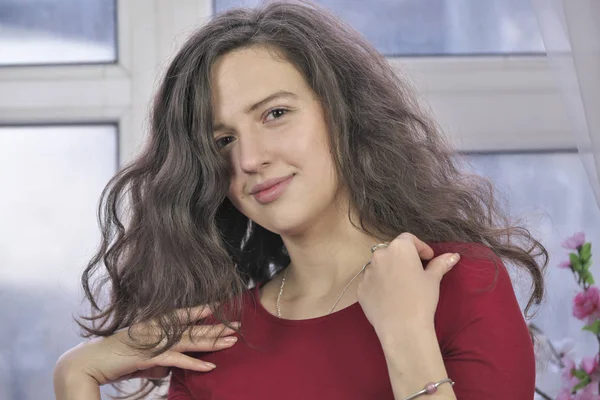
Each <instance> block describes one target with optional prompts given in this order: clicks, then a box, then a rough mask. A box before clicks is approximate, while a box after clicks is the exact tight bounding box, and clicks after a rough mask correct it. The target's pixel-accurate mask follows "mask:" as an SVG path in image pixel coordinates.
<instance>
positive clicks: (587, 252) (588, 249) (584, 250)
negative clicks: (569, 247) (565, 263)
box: [579, 242, 592, 262]
mask: <svg viewBox="0 0 600 400" xmlns="http://www.w3.org/2000/svg"><path fill="white" fill-rule="evenodd" d="M591 256H592V244H591V243H590V242H587V243H585V244H584V245H583V246H581V250H580V251H579V257H580V258H581V259H582V260H583V261H584V262H585V261H587V260H589V259H590V257H591Z"/></svg>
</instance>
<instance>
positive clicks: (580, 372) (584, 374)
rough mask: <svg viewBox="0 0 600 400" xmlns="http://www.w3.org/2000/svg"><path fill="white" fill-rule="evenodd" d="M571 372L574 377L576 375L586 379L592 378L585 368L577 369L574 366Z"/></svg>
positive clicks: (580, 378)
mask: <svg viewBox="0 0 600 400" xmlns="http://www.w3.org/2000/svg"><path fill="white" fill-rule="evenodd" d="M571 373H572V374H573V376H574V377H576V378H577V379H579V380H582V379H586V378H587V379H590V376H589V375H588V373H587V372H585V370H583V369H575V368H573V369H572V370H571Z"/></svg>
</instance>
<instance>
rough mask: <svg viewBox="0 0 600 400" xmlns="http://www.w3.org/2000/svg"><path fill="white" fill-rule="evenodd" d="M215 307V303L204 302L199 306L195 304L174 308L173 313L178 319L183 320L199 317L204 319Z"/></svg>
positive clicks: (193, 319) (196, 319)
mask: <svg viewBox="0 0 600 400" xmlns="http://www.w3.org/2000/svg"><path fill="white" fill-rule="evenodd" d="M215 308H216V304H215V305H212V306H211V305H208V304H204V305H201V306H196V307H189V308H182V309H178V310H175V315H176V316H177V317H178V318H179V319H180V320H184V321H190V322H191V321H198V320H201V319H204V318H206V317H208V316H210V315H211V314H212V313H213V311H214V309H215Z"/></svg>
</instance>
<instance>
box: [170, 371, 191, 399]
mask: <svg viewBox="0 0 600 400" xmlns="http://www.w3.org/2000/svg"><path fill="white" fill-rule="evenodd" d="M193 399H194V398H193V397H192V394H191V393H190V391H189V389H188V388H187V386H186V384H185V371H184V370H183V369H180V368H173V369H172V370H171V380H170V383H169V391H168V392H167V400H193Z"/></svg>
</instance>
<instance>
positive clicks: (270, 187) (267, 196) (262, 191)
mask: <svg viewBox="0 0 600 400" xmlns="http://www.w3.org/2000/svg"><path fill="white" fill-rule="evenodd" d="M293 178H294V174H291V175H287V176H282V177H278V178H272V179H267V180H266V181H264V182H262V183H259V184H258V185H255V186H253V187H252V190H251V191H250V194H251V195H253V196H254V198H255V199H256V201H258V202H259V203H261V204H268V203H271V202H273V201H275V200H277V199H278V198H279V197H280V196H281V195H282V194H283V192H284V191H285V189H286V188H287V186H288V185H289V183H290V182H291V181H292V179H293Z"/></svg>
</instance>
